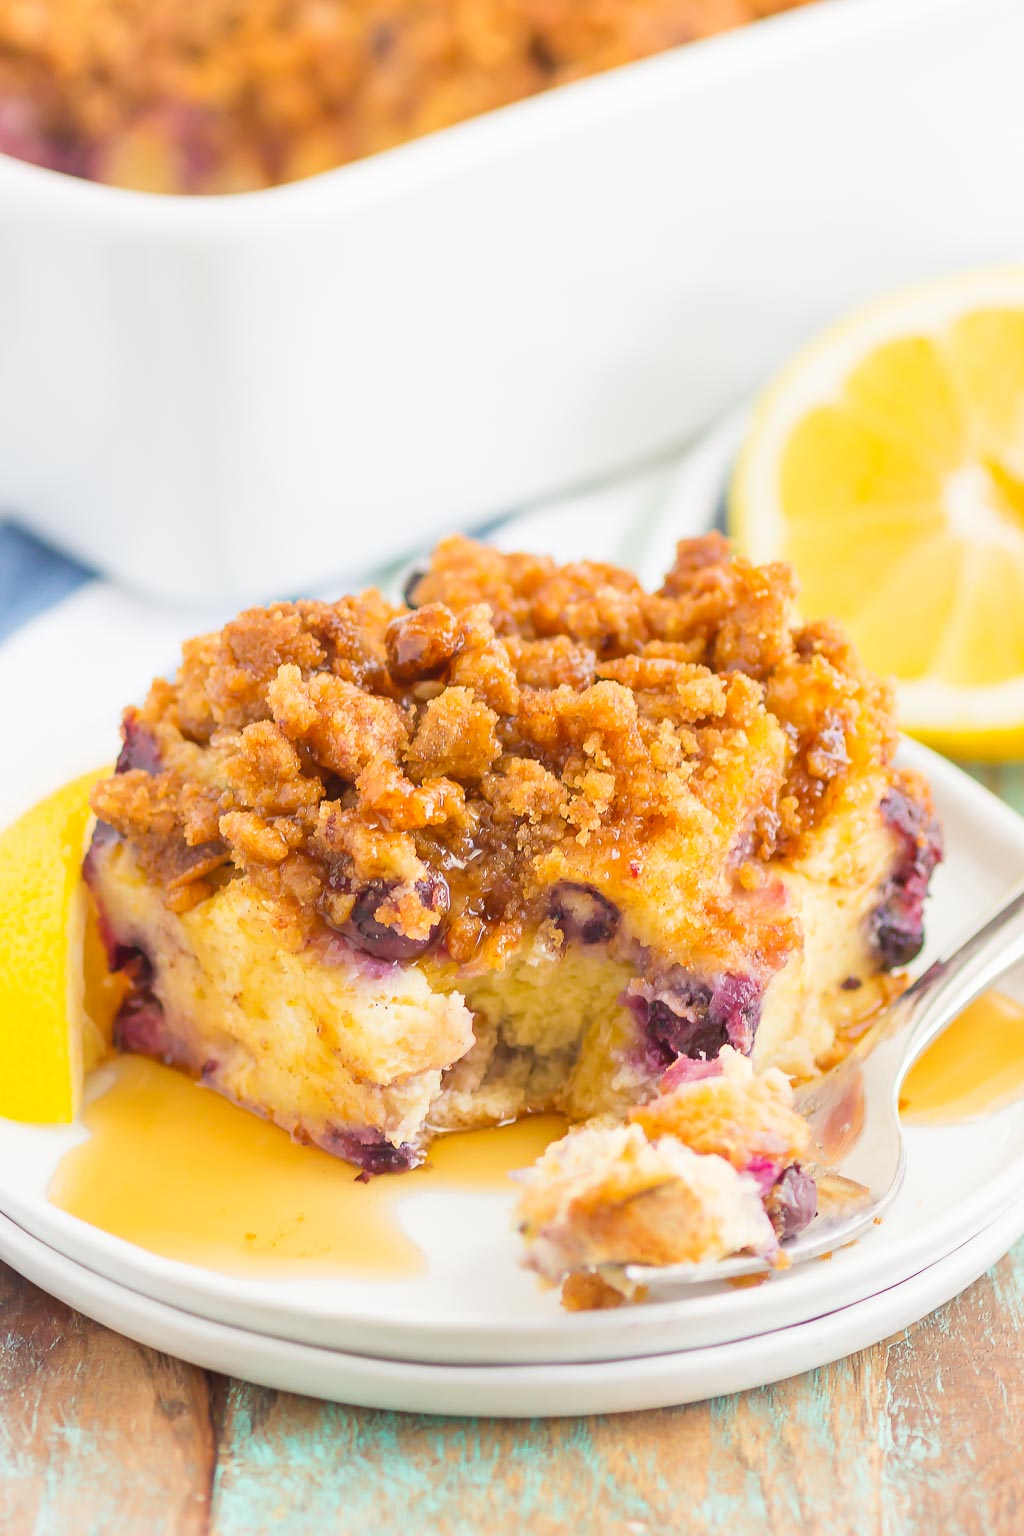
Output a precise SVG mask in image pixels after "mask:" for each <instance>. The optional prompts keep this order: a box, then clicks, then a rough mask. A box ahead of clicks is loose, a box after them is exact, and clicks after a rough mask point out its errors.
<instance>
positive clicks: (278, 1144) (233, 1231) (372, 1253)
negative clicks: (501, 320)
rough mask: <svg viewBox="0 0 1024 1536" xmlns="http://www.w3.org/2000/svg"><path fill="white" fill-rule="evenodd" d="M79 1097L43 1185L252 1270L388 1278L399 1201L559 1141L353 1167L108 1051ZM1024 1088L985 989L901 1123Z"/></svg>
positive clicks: (1011, 1010)
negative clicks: (410, 1165) (78, 1113)
mask: <svg viewBox="0 0 1024 1536" xmlns="http://www.w3.org/2000/svg"><path fill="white" fill-rule="evenodd" d="M106 1070H107V1071H108V1072H109V1073H110V1074H111V1075H112V1079H113V1081H112V1083H111V1086H110V1087H109V1088H108V1089H107V1090H106V1091H105V1092H103V1093H102V1094H100V1095H99V1097H97V1098H95V1099H93V1100H92V1101H91V1102H90V1103H89V1104H87V1105H86V1107H85V1109H84V1111H83V1113H82V1122H83V1124H84V1125H85V1127H86V1129H87V1130H88V1131H89V1132H90V1133H91V1134H90V1136H89V1139H88V1140H87V1141H84V1142H82V1143H81V1144H80V1145H79V1146H77V1147H74V1148H72V1150H71V1151H70V1152H68V1153H66V1154H65V1156H64V1157H63V1158H62V1159H61V1161H60V1163H59V1164H58V1166H57V1169H56V1171H55V1173H54V1175H53V1178H52V1180H51V1183H50V1188H49V1191H48V1193H49V1198H50V1200H51V1201H52V1202H53V1204H54V1205H56V1206H58V1207H59V1208H60V1209H61V1210H64V1211H68V1212H69V1213H70V1214H71V1215H73V1216H78V1217H79V1218H80V1219H81V1220H83V1221H87V1222H89V1223H90V1224H91V1225H92V1226H95V1227H99V1228H100V1229H101V1230H103V1231H104V1232H109V1233H111V1234H112V1235H113V1236H115V1237H121V1238H124V1239H126V1240H127V1241H128V1242H131V1243H135V1244H137V1245H138V1246H139V1247H142V1248H146V1249H148V1250H149V1251H150V1252H152V1253H157V1254H160V1255H161V1256H162V1257H164V1258H169V1259H177V1260H181V1261H183V1262H185V1263H191V1264H198V1265H202V1266H203V1267H204V1268H207V1269H214V1270H219V1271H221V1272H224V1273H228V1274H245V1275H250V1276H259V1277H263V1278H269V1277H275V1276H276V1277H283V1276H285V1275H288V1274H297V1273H301V1274H302V1275H306V1276H310V1275H316V1276H324V1275H336V1276H343V1275H344V1276H349V1277H352V1276H360V1277H364V1278H373V1279H378V1280H380V1279H388V1280H393V1279H401V1278H403V1277H407V1276H410V1275H415V1274H418V1273H421V1272H422V1271H423V1270H424V1269H425V1267H426V1261H425V1259H424V1257H423V1254H422V1252H421V1251H420V1249H419V1248H418V1246H417V1245H416V1244H415V1243H414V1242H413V1241H412V1240H411V1239H410V1238H409V1237H407V1236H406V1234H405V1233H404V1232H403V1230H402V1228H401V1226H400V1225H399V1223H398V1220H397V1216H396V1208H397V1206H398V1204H399V1201H400V1200H403V1199H407V1198H409V1197H410V1196H414V1195H418V1194H427V1193H434V1192H438V1191H442V1190H448V1191H451V1190H473V1191H478V1192H486V1191H493V1192H502V1191H504V1192H507V1191H508V1189H509V1184H508V1175H509V1173H510V1172H512V1170H514V1169H516V1168H523V1167H526V1166H527V1165H528V1164H529V1163H532V1162H533V1161H534V1160H535V1159H536V1158H537V1157H539V1156H540V1154H541V1152H542V1151H543V1150H544V1148H545V1147H546V1146H548V1144H549V1143H550V1142H551V1141H553V1140H555V1139H556V1138H557V1137H558V1136H561V1135H562V1134H563V1133H564V1130H565V1122H564V1121H563V1120H562V1119H561V1118H560V1117H558V1116H556V1115H538V1116H535V1117H533V1118H530V1119H526V1120H520V1121H519V1122H518V1123H517V1124H515V1125H509V1126H502V1127H501V1128H499V1129H496V1130H487V1131H468V1132H462V1133H458V1134H455V1135H450V1136H442V1137H439V1138H438V1140H437V1141H435V1142H434V1144H433V1146H432V1148H431V1152H430V1165H429V1166H428V1167H425V1168H417V1169H414V1170H413V1171H412V1172H411V1173H402V1174H391V1175H386V1174H385V1175H380V1176H378V1177H377V1178H374V1179H371V1180H370V1182H369V1183H366V1184H361V1183H359V1182H358V1181H357V1179H356V1173H357V1170H356V1169H355V1168H353V1167H352V1166H351V1165H350V1164H348V1163H343V1162H341V1161H339V1160H338V1159H337V1158H334V1157H329V1156H328V1155H327V1153H326V1152H321V1151H319V1150H318V1149H317V1148H314V1147H305V1146H299V1145H298V1144H297V1143H295V1142H293V1141H292V1140H291V1139H290V1137H288V1136H287V1135H286V1134H285V1132H284V1131H281V1130H279V1129H278V1128H277V1127H276V1126H274V1125H270V1124H268V1123H267V1122H266V1121H265V1120H260V1119H259V1118H258V1117H257V1116H255V1115H250V1114H247V1113H246V1112H245V1111H244V1110H241V1109H237V1108H236V1107H235V1106H234V1105H233V1104H229V1103H228V1102H227V1100H225V1099H222V1098H220V1096H219V1095H218V1094H216V1093H213V1092H212V1091H211V1090H210V1089H205V1088H201V1087H199V1086H198V1084H196V1083H194V1082H192V1081H191V1080H190V1079H189V1078H186V1077H184V1076H182V1075H181V1074H180V1073H178V1072H174V1071H172V1070H171V1069H170V1068H169V1067H163V1066H160V1065H158V1064H157V1063H156V1062H152V1061H148V1060H146V1059H145V1058H143V1057H139V1056H121V1057H118V1058H117V1059H116V1060H115V1061H114V1062H113V1063H111V1064H110V1065H109V1066H108V1067H107V1068H106ZM1022 1096H1024V1006H1022V1005H1021V1004H1020V1003H1017V1002H1015V1001H1014V1000H1013V999H1011V998H1008V997H1005V996H1003V995H1002V994H1001V993H998V992H993V993H989V994H988V995H987V996H985V997H983V998H980V999H979V1000H978V1001H977V1002H976V1003H973V1004H972V1005H971V1006H970V1007H969V1008H968V1009H966V1010H965V1012H964V1013H963V1014H961V1016H960V1018H959V1019H957V1020H956V1021H955V1023H953V1024H952V1025H950V1027H949V1029H948V1030H947V1031H946V1033H945V1034H944V1035H943V1036H942V1037H941V1038H940V1039H939V1040H938V1041H936V1043H935V1044H934V1045H932V1046H931V1047H930V1048H929V1049H928V1050H927V1051H926V1052H925V1054H924V1055H923V1056H922V1057H921V1059H920V1061H918V1062H917V1063H916V1064H915V1066H914V1067H913V1068H912V1069H911V1071H910V1072H909V1074H908V1075H907V1079H906V1082H905V1083H904V1085H903V1091H902V1094H901V1096H900V1112H901V1114H902V1116H903V1118H904V1119H905V1120H907V1121H910V1122H912V1123H914V1124H924V1125H929V1124H942V1123H946V1122H950V1121H956V1120H966V1119H974V1118H976V1117H978V1116H980V1115H985V1114H989V1113H992V1112H993V1111H995V1110H998V1109H1003V1108H1004V1107H1005V1106H1006V1105H1007V1104H1010V1103H1012V1102H1014V1100H1016V1099H1019V1098H1021V1097H1022Z"/></svg>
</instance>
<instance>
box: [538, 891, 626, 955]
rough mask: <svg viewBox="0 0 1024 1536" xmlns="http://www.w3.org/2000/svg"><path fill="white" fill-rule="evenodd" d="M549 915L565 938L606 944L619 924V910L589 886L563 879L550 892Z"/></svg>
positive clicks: (580, 941)
mask: <svg viewBox="0 0 1024 1536" xmlns="http://www.w3.org/2000/svg"><path fill="white" fill-rule="evenodd" d="M551 917H552V919H553V921H554V922H555V923H556V924H557V926H558V927H559V928H560V929H561V930H562V932H563V933H564V934H565V937H566V938H567V939H576V940H577V941H578V942H579V943H581V944H606V943H607V942H608V940H609V939H610V938H611V937H612V935H613V934H614V932H615V930H616V929H617V928H618V926H619V909H618V907H617V906H616V905H615V903H614V902H613V901H609V900H608V898H607V896H602V895H601V892H600V891H597V890H595V889H594V887H593V886H592V885H577V884H576V883H575V882H573V881H569V880H564V881H563V882H562V883H561V885H556V886H555V888H554V890H553V891H552V893H551Z"/></svg>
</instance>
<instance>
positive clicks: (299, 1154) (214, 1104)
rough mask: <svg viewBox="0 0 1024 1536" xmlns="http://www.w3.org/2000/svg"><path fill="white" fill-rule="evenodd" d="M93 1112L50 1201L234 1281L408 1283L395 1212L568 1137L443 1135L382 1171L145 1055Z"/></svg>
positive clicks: (504, 1185) (125, 1066)
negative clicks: (408, 1162) (403, 1164)
mask: <svg viewBox="0 0 1024 1536" xmlns="http://www.w3.org/2000/svg"><path fill="white" fill-rule="evenodd" d="M106 1070H108V1071H109V1072H111V1073H112V1074H113V1083H112V1085H111V1087H110V1088H108V1089H107V1090H106V1091H105V1092H104V1093H102V1094H100V1095H99V1097H97V1098H95V1099H93V1100H92V1101H91V1103H89V1104H87V1105H86V1107H85V1109H84V1110H83V1113H82V1123H83V1124H84V1125H85V1127H86V1129H87V1130H89V1131H90V1132H91V1135H90V1137H89V1139H88V1141H84V1142H82V1143H81V1144H80V1145H79V1146H77V1147H74V1148H72V1150H71V1151H70V1152H68V1153H66V1154H65V1155H64V1157H63V1158H62V1159H61V1161H60V1163H59V1164H58V1166H57V1169H56V1171H55V1173H54V1175H53V1178H52V1180H51V1183H50V1188H49V1191H48V1194H49V1198H50V1200H51V1201H52V1203H53V1204H54V1205H56V1206H58V1207H59V1208H60V1209H61V1210H63V1211H68V1212H70V1214H71V1215H72V1216H78V1217H80V1218H81V1220H83V1221H87V1222H89V1223H90V1224H91V1225H92V1226H94V1227H99V1228H101V1230H102V1231H104V1232H109V1233H111V1234H113V1236H115V1237H122V1238H125V1239H126V1240H127V1241H128V1242H130V1243H136V1244H137V1245H138V1246H139V1247H141V1248H146V1249H149V1251H150V1252H152V1253H157V1254H160V1255H162V1256H163V1257H164V1258H168V1259H178V1260H181V1261H183V1262H185V1263H190V1264H199V1265H202V1266H203V1267H204V1268H207V1269H215V1270H220V1271H221V1272H227V1273H229V1274H245V1275H250V1276H256V1277H261V1278H264V1279H266V1278H273V1277H279V1278H283V1277H284V1276H285V1275H287V1274H288V1273H291V1274H296V1273H301V1274H302V1275H303V1276H310V1275H316V1276H323V1275H339V1276H340V1275H347V1276H349V1277H351V1276H362V1277H368V1278H373V1279H378V1280H379V1279H389V1280H391V1279H401V1278H403V1277H406V1276H409V1275H415V1274H418V1273H420V1272H421V1271H422V1270H424V1269H425V1267H426V1261H425V1259H424V1257H423V1254H422V1253H421V1251H420V1249H419V1248H418V1247H417V1245H416V1244H415V1243H413V1242H412V1240H411V1239H410V1238H409V1237H407V1236H406V1234H405V1233H404V1232H403V1231H402V1228H401V1226H400V1225H399V1223H398V1220H397V1217H396V1207H397V1205H398V1203H399V1201H400V1200H404V1199H407V1198H409V1197H411V1196H415V1195H422V1194H427V1193H435V1192H437V1191H441V1190H474V1191H488V1190H490V1191H505V1192H508V1190H509V1188H510V1185H509V1183H508V1175H509V1173H510V1172H511V1171H512V1170H513V1169H515V1168H523V1167H525V1166H526V1165H527V1164H528V1163H531V1162H533V1161H534V1159H535V1158H537V1157H539V1156H540V1154H541V1152H542V1151H543V1150H544V1148H545V1147H546V1146H547V1145H548V1144H549V1142H551V1141H553V1140H555V1138H556V1137H558V1136H561V1135H562V1134H563V1133H564V1131H565V1122H564V1121H562V1120H561V1119H560V1118H559V1117H558V1116H556V1115H537V1116H534V1117H532V1118H530V1119H526V1120H520V1121H518V1122H517V1123H516V1124H515V1125H509V1126H502V1127H500V1128H499V1129H496V1130H486V1131H466V1132H459V1133H456V1134H454V1135H450V1136H443V1137H439V1138H438V1140H437V1141H435V1142H434V1144H433V1146H432V1148H431V1151H430V1166H429V1167H424V1168H417V1169H414V1170H413V1171H412V1172H410V1173H401V1174H390V1175H388V1174H382V1175H379V1176H378V1177H376V1178H374V1179H371V1180H370V1181H369V1182H368V1183H365V1184H360V1183H358V1182H357V1180H356V1174H357V1172H358V1169H356V1168H353V1167H352V1166H351V1165H350V1164H348V1163H344V1162H341V1161H340V1160H339V1159H338V1158H335V1157H330V1156H328V1154H327V1153H326V1152H321V1151H319V1150H318V1149H317V1148H315V1147H306V1146H299V1145H298V1144H297V1143H296V1142H293V1141H292V1140H291V1139H290V1137H289V1136H288V1135H287V1134H286V1133H285V1132H284V1131H281V1130H279V1129H278V1128H277V1126H274V1125H270V1124H269V1123H268V1122H267V1121H265V1120H260V1119H259V1118H258V1117H257V1116H256V1115H251V1114H248V1113H246V1111H244V1110H241V1109H237V1108H236V1107H235V1105H233V1104H230V1103H228V1101H227V1100H226V1099H222V1098H221V1097H220V1096H219V1095H218V1094H216V1093H214V1092H212V1091H211V1090H210V1089H206V1088H201V1087H199V1085H198V1084H196V1083H194V1082H192V1081H191V1080H190V1079H189V1078H187V1077H184V1076H182V1074H181V1073H178V1072H175V1071H172V1070H171V1068H169V1067H163V1066H160V1065H159V1064H158V1063H156V1062H152V1061H148V1060H146V1059H145V1058H143V1057H140V1056H121V1057H119V1058H117V1060H115V1061H114V1062H113V1063H111V1065H110V1066H109V1067H108V1068H107V1069H106Z"/></svg>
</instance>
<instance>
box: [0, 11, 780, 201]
mask: <svg viewBox="0 0 1024 1536" xmlns="http://www.w3.org/2000/svg"><path fill="white" fill-rule="evenodd" d="M804 3H807V0H472V3H471V4H468V5H467V4H457V3H455V0H245V3H244V4H240V3H239V0H203V3H202V4H187V5H186V4H182V3H181V0H35V3H28V4H13V3H12V4H7V5H4V6H0V103H2V105H3V107H4V117H3V120H2V123H3V127H4V129H5V131H6V139H7V140H9V141H10V142H5V144H4V147H5V148H8V149H9V150H11V152H13V153H17V154H21V155H23V156H24V157H25V158H27V159H36V160H40V161H42V162H43V163H45V164H56V165H57V166H58V167H60V168H64V169H70V170H74V171H76V172H78V174H81V175H88V176H93V177H96V178H97V179H99V180H106V181H113V182H115V183H118V184H120V185H125V186H139V185H141V186H143V187H146V188H152V189H153V190H156V191H196V192H218V191H235V190H245V189H247V188H250V187H258V186H263V185H267V184H269V183H271V182H275V181H288V180H291V179H293V178H295V177H301V176H307V175H311V174H313V173H315V172H317V171H322V170H325V169H327V168H328V167H330V166H333V165H340V164H342V163H343V162H345V161H347V160H352V159H356V158H357V157H359V156H361V155H366V154H371V153H373V152H375V151H377V150H381V149H386V148H388V147H389V146H391V145H393V144H398V143H401V142H403V141H405V140H407V139H412V138H416V137H418V136H419V135H421V134H424V133H429V132H431V131H433V130H435V129H438V128H442V127H444V126H445V125H446V124H449V123H454V122H457V121H459V120H461V119H463V118H467V117H472V116H474V115H475V114H477V113H480V112H485V111H488V110H490V109H491V108H494V107H498V106H501V105H503V104H504V103H506V102H511V101H517V100H519V99H520V98H522V97H524V96H529V95H531V94H533V93H534V92H536V91H540V90H544V89H546V88H548V87H550V86H556V85H559V84H561V83H563V82H565V81H569V80H574V79H577V78H579V77H580V76H582V75H589V74H594V73H596V72H598V71H600V70H604V69H609V68H611V67H613V66H615V65H618V64H623V63H626V62H628V61H629V60H632V59H638V58H642V57H644V56H645V55H647V54H651V53H656V52H658V51H660V50H661V49H664V48H670V47H672V46H674V45H676V44H679V43H687V42H690V41H692V40H694V39H696V38H701V37H706V36H709V35H711V34H712V33H716V32H721V31H723V30H725V29H726V28H730V27H736V26H741V25H743V24H744V23H746V22H749V21H754V20H756V19H757V18H758V17H761V16H765V15H772V14H774V13H775V12H778V11H783V10H788V9H790V8H791V7H793V6H795V5H799V4H804Z"/></svg>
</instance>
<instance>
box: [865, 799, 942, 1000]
mask: <svg viewBox="0 0 1024 1536" xmlns="http://www.w3.org/2000/svg"><path fill="white" fill-rule="evenodd" d="M880 809H881V812H882V818H883V820H884V821H885V822H886V823H887V825H888V826H889V827H891V828H892V830H893V831H894V832H895V833H896V835H897V838H898V841H899V852H898V854H897V858H896V862H895V865H894V867H893V869H892V872H891V874H890V876H889V879H888V880H887V881H886V884H885V888H884V890H883V892H882V899H881V901H880V902H879V903H878V906H877V907H876V908H875V910H874V911H873V912H872V913H871V915H870V917H869V919H868V936H869V940H870V943H871V945H872V947H873V948H874V950H875V951H876V953H877V954H878V957H879V962H880V964H881V967H882V969H883V970H886V971H891V970H895V969H896V968H897V967H898V966H902V965H909V963H910V961H911V960H913V959H914V958H915V956H916V955H917V954H919V953H920V950H921V947H922V945H923V944H924V904H925V898H926V897H927V895H928V883H929V881H930V880H931V877H932V872H933V871H934V869H935V866H936V865H937V864H938V863H939V862H940V860H941V859H942V834H941V831H940V828H939V824H938V822H937V821H936V819H935V817H934V816H932V815H931V814H930V812H928V811H927V810H926V809H925V807H924V806H923V805H921V804H920V803H919V802H918V801H916V800H912V799H911V798H910V796H909V795H905V794H904V793H903V791H902V790H898V789H891V790H890V791H889V792H888V794H887V795H886V796H885V797H884V799H883V800H882V803H881V807H880Z"/></svg>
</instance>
